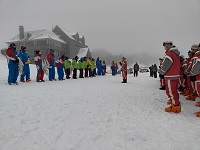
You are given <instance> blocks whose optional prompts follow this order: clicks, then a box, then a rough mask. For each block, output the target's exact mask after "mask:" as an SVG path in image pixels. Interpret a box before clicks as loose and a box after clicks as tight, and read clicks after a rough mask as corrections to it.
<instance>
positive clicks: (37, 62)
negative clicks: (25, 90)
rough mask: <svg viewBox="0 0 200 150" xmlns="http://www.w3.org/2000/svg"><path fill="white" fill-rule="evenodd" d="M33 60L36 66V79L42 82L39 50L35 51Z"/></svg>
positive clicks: (42, 73)
mask: <svg viewBox="0 0 200 150" xmlns="http://www.w3.org/2000/svg"><path fill="white" fill-rule="evenodd" d="M34 61H35V65H36V68H37V77H36V81H37V82H44V71H43V69H42V56H41V52H40V50H37V51H35V57H34Z"/></svg>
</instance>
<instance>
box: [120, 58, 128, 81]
mask: <svg viewBox="0 0 200 150" xmlns="http://www.w3.org/2000/svg"><path fill="white" fill-rule="evenodd" d="M120 65H121V66H122V69H121V70H122V77H123V81H122V83H127V62H126V58H125V57H123V58H122V61H121V62H120Z"/></svg>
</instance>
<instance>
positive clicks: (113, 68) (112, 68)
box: [110, 61, 116, 76]
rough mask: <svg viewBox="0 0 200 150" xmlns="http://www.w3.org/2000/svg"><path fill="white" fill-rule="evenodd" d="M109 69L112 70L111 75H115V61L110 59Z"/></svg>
mask: <svg viewBox="0 0 200 150" xmlns="http://www.w3.org/2000/svg"><path fill="white" fill-rule="evenodd" d="M110 69H111V70H112V76H115V74H116V66H115V62H114V61H112V64H111V66H110Z"/></svg>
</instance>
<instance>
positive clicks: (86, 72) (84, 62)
mask: <svg viewBox="0 0 200 150" xmlns="http://www.w3.org/2000/svg"><path fill="white" fill-rule="evenodd" d="M83 67H84V68H85V78H88V62H87V58H86V57H84V61H83Z"/></svg>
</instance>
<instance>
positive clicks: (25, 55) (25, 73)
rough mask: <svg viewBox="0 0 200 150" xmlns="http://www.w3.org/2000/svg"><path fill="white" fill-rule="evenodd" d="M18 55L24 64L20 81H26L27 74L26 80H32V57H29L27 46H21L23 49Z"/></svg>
mask: <svg viewBox="0 0 200 150" xmlns="http://www.w3.org/2000/svg"><path fill="white" fill-rule="evenodd" d="M18 57H19V58H20V59H21V61H22V62H23V64H24V67H23V71H22V74H21V77H20V82H25V80H24V78H25V76H26V82H30V81H31V79H30V67H29V64H30V60H29V59H30V57H29V55H28V53H27V52H26V47H24V46H21V50H20V52H19V54H18Z"/></svg>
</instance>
